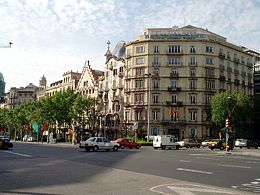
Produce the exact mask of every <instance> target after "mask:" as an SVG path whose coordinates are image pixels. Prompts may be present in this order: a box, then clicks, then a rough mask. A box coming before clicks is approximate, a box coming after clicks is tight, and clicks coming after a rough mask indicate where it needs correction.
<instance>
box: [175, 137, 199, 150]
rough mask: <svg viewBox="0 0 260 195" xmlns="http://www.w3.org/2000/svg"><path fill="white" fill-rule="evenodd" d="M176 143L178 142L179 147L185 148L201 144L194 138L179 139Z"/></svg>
mask: <svg viewBox="0 0 260 195" xmlns="http://www.w3.org/2000/svg"><path fill="white" fill-rule="evenodd" d="M178 143H179V144H180V146H181V147H186V148H193V147H197V148H200V146H201V144H200V143H199V142H197V141H196V140H194V139H184V140H182V141H179V142H178Z"/></svg>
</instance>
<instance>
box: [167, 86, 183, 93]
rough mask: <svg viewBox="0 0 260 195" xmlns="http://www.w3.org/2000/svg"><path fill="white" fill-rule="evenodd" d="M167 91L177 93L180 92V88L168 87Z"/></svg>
mask: <svg viewBox="0 0 260 195" xmlns="http://www.w3.org/2000/svg"><path fill="white" fill-rule="evenodd" d="M168 91H170V92H179V91H181V88H180V87H168Z"/></svg>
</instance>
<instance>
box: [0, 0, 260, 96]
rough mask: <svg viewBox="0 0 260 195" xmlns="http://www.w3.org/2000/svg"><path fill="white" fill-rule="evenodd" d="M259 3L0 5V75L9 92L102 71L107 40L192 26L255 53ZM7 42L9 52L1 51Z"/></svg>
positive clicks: (100, 0)
mask: <svg viewBox="0 0 260 195" xmlns="http://www.w3.org/2000/svg"><path fill="white" fill-rule="evenodd" d="M259 21H260V0H246V1H245V0H210V1H209V0H0V72H2V74H3V76H4V80H5V82H6V92H8V91H9V89H10V88H11V87H26V86H27V85H28V84H29V83H33V84H34V85H36V86H38V85H39V80H40V78H41V77H42V76H43V75H44V76H45V77H46V78H47V82H48V86H49V85H50V84H51V83H53V82H56V81H58V80H61V79H62V75H63V73H65V72H67V71H71V70H72V71H75V72H77V71H78V72H82V70H83V67H84V63H85V61H87V60H89V61H90V64H91V67H92V68H93V69H97V70H104V67H105V56H104V54H105V52H106V50H107V41H108V40H110V42H111V45H110V48H111V51H112V50H113V49H114V47H115V46H116V44H117V42H119V41H122V40H123V41H125V42H130V41H132V40H133V39H134V38H135V37H136V36H138V35H141V34H143V31H144V30H145V29H146V28H158V27H163V28H171V27H173V26H175V25H177V26H179V27H183V26H186V25H193V26H196V27H201V28H204V29H206V28H207V29H208V30H209V31H211V32H214V33H216V34H219V35H221V36H224V37H226V38H227V39H228V41H229V42H232V43H234V44H236V45H242V46H245V47H248V48H251V49H254V50H256V51H260V25H259ZM9 42H12V43H13V45H12V47H11V48H4V47H5V46H7V45H8V43H9Z"/></svg>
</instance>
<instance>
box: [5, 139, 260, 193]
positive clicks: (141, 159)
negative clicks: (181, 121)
mask: <svg viewBox="0 0 260 195" xmlns="http://www.w3.org/2000/svg"><path fill="white" fill-rule="evenodd" d="M259 165H260V158H259V157H253V156H240V155H230V154H225V153H224V152H220V151H219V150H214V151H211V150H209V149H207V148H200V149H197V148H196V149H180V150H154V149H153V148H152V147H142V148H141V149H140V150H133V149H124V150H119V151H118V152H85V151H84V150H82V149H79V148H78V146H71V145H58V144H56V145H55V144H53V145H52V144H29V143H14V148H13V149H11V150H0V194H32V195H38V194H53V195H54V194H73V195H74V194H101V195H106V194H111V195H112V194H113V195H115V194H120V195H121V194H165V195H166V194H173V195H174V194H181V195H182V194H183V195H192V194H205V195H206V194H251V193H252V194H256V193H260V166H259Z"/></svg>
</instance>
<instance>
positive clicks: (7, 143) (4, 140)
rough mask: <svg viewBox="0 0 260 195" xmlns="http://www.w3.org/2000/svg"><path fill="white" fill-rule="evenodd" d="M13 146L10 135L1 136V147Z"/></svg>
mask: <svg viewBox="0 0 260 195" xmlns="http://www.w3.org/2000/svg"><path fill="white" fill-rule="evenodd" d="M12 147H13V143H12V142H10V139H9V138H8V137H5V136H0V149H8V148H12Z"/></svg>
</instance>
